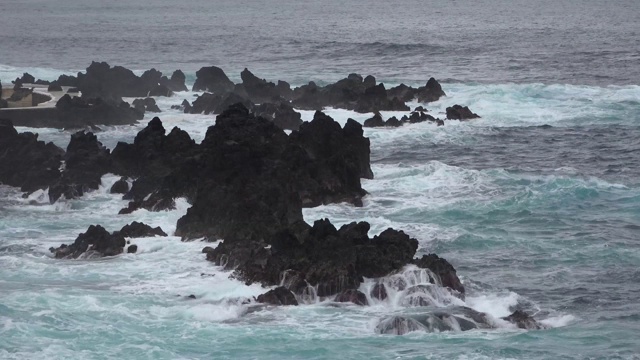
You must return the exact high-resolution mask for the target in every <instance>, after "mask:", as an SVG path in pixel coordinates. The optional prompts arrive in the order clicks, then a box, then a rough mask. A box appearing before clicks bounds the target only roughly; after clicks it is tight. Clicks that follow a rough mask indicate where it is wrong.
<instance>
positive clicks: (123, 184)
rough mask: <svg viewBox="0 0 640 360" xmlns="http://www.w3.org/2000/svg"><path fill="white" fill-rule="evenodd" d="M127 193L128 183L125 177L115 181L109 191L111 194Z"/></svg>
mask: <svg viewBox="0 0 640 360" xmlns="http://www.w3.org/2000/svg"><path fill="white" fill-rule="evenodd" d="M128 191H129V183H128V182H127V178H126V177H124V176H123V177H121V178H120V180H118V181H116V182H115V183H114V184H113V185H112V186H111V189H110V190H109V193H111V194H126V193H127V192H128Z"/></svg>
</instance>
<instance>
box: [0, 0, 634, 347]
mask: <svg viewBox="0 0 640 360" xmlns="http://www.w3.org/2000/svg"><path fill="white" fill-rule="evenodd" d="M0 30H1V31H0V79H2V80H3V84H6V83H7V82H8V81H9V80H10V79H13V78H15V77H16V76H18V75H20V74H22V72H24V71H29V72H30V73H32V74H34V75H35V76H36V77H40V78H43V79H49V80H52V79H55V78H56V77H57V76H58V74H60V73H62V72H65V73H73V72H76V71H79V70H83V69H84V68H86V67H87V66H88V65H89V63H90V62H91V61H92V60H100V61H107V62H109V63H110V64H112V65H123V66H126V67H128V68H131V69H134V70H137V71H140V70H145V69H148V68H151V67H155V68H157V69H160V70H162V71H173V70H174V69H178V68H179V69H182V70H184V71H185V72H186V73H187V76H188V79H190V81H193V78H194V73H195V71H196V70H197V69H199V68H200V67H201V66H206V65H217V66H220V67H222V68H223V69H225V70H226V71H227V73H228V74H229V75H230V77H231V78H232V79H235V80H238V79H239V73H240V71H241V70H242V69H243V68H244V67H248V68H249V69H251V70H252V71H253V72H254V73H256V74H257V75H258V76H261V77H266V78H268V79H270V80H276V79H283V80H288V81H290V82H292V83H294V84H302V83H306V82H307V81H309V80H315V81H320V82H329V81H335V80H337V79H340V78H342V77H344V76H346V75H347V74H349V73H351V72H358V73H361V74H363V75H366V74H373V75H375V76H376V77H377V78H378V80H381V81H384V82H385V83H386V84H396V83H399V82H407V83H409V84H412V85H420V84H423V83H424V82H425V81H426V80H427V79H428V78H429V77H430V76H434V77H436V78H437V79H440V80H441V81H442V85H443V89H444V90H445V92H447V94H448V96H447V97H446V98H444V99H442V100H440V101H438V102H436V103H432V104H428V105H426V106H427V108H428V109H429V110H430V111H431V113H433V114H435V115H436V116H441V117H442V116H443V112H444V110H445V108H446V107H447V106H450V105H452V104H455V103H458V104H463V105H468V106H469V107H470V108H471V109H472V110H473V111H474V112H476V113H478V114H480V115H481V116H482V119H479V120H476V121H473V122H468V123H457V122H448V123H447V125H446V126H444V127H438V128H436V127H433V126H431V125H430V124H414V125H408V126H404V127H402V128H399V129H366V131H365V135H366V136H368V137H369V138H370V139H371V150H372V163H373V170H374V173H375V179H374V180H365V181H363V187H364V188H365V189H366V190H367V191H368V192H369V196H367V197H366V199H365V204H364V205H365V206H364V207H362V208H353V207H350V206H347V205H342V204H338V205H331V206H324V207H320V208H316V209H307V210H305V218H306V219H307V220H308V221H313V220H315V219H318V218H320V217H328V218H330V219H331V220H332V222H334V223H337V224H342V223H347V222H351V221H354V220H366V221H369V222H370V223H371V224H372V230H371V232H372V234H374V233H378V232H380V231H382V230H384V229H386V228H387V227H389V226H392V227H394V228H398V229H403V230H405V231H406V232H407V233H409V234H411V235H412V236H414V237H416V238H417V239H418V240H419V241H420V250H419V251H420V252H421V253H422V252H436V253H438V254H439V255H441V256H443V257H445V258H446V259H448V260H449V261H451V263H453V264H454V266H455V267H456V268H457V269H458V274H459V275H461V277H462V279H463V281H464V284H465V286H466V288H467V289H468V297H467V300H466V303H465V305H466V306H471V307H473V308H475V309H477V310H480V311H485V312H487V313H489V314H490V315H491V316H494V317H501V316H505V315H508V314H509V312H510V311H512V310H513V309H515V308H522V309H525V310H527V311H528V312H530V313H532V314H535V316H536V318H537V319H538V320H540V321H542V322H543V323H544V324H546V325H548V326H549V329H546V330H541V331H524V330H516V329H512V328H509V327H508V326H502V327H500V328H499V329H497V330H488V331H471V332H464V333H462V332H447V333H435V334H419V333H412V334H409V335H405V336H399V337H396V336H381V335H376V334H375V332H374V328H375V324H376V321H377V319H379V318H380V317H382V316H386V315H389V314H397V313H403V312H405V311H407V309H404V308H402V307H398V306H397V304H388V303H382V304H376V305H375V306H372V307H368V308H364V309H362V308H358V307H355V306H354V307H346V308H336V307H333V306H328V305H327V304H324V303H314V304H306V305H304V306H301V307H299V308H279V309H269V310H263V311H260V312H256V313H247V309H246V307H243V306H242V305H239V304H238V303H236V302H234V300H233V299H236V298H238V297H243V296H255V295H257V294H260V293H262V292H264V289H261V288H260V287H258V286H245V285H244V284H241V283H239V282H237V281H235V280H233V279H229V278H228V277H227V274H225V273H223V272H221V271H218V270H217V269H215V268H214V267H213V266H211V264H210V263H207V262H206V261H204V259H203V257H202V255H201V254H200V253H199V251H200V249H201V247H202V246H203V245H202V244H200V243H181V242H179V240H178V239H177V238H174V237H170V238H167V239H143V240H140V241H138V242H137V244H138V246H139V248H140V253H139V254H137V255H135V256H134V255H124V256H121V257H118V258H115V259H109V260H103V261H63V262H61V261H55V260H53V259H51V258H50V257H49V256H48V251H47V249H48V248H49V247H50V246H53V245H58V244H60V243H62V242H69V241H73V239H74V238H75V237H76V236H77V234H78V233H80V232H83V231H84V230H86V228H87V227H88V226H89V225H90V224H98V223H99V224H103V225H105V226H106V228H107V229H108V230H116V229H118V228H119V227H121V226H122V225H124V224H125V223H128V222H130V221H133V220H138V221H140V220H142V221H144V222H145V223H149V224H151V225H153V226H157V225H160V226H162V227H163V229H165V230H166V231H167V232H171V231H173V230H174V229H175V222H176V220H177V219H178V218H179V217H180V216H181V215H182V214H184V212H185V211H186V209H187V208H188V207H189V205H188V204H186V202H183V203H179V206H178V209H177V210H176V211H172V212H166V213H147V212H139V213H136V214H134V215H130V216H121V217H116V216H114V214H115V213H117V211H118V209H120V208H121V207H122V206H123V205H124V203H125V202H123V201H122V200H120V199H118V198H116V197H114V196H112V195H110V194H108V191H107V190H108V188H109V185H110V184H111V183H113V182H114V181H115V180H116V179H117V177H115V176H107V177H105V178H104V179H103V183H104V188H103V189H101V190H100V191H97V192H95V193H93V194H90V195H87V196H85V197H84V198H82V199H77V200H73V201H61V202H58V203H56V204H53V205H48V204H47V203H48V199H47V198H46V196H43V194H38V193H36V194H34V195H32V197H31V198H30V199H27V200H25V199H21V198H20V196H19V194H18V193H17V192H16V190H15V189H10V188H7V187H1V186H0V358H14V359H41V358H60V359H62V358H64V359H69V358H73V359H88V358H91V359H93V358H96V359H99V358H140V359H178V358H180V359H191V358H216V359H218V358H229V359H249V358H250V359H276V358H277V359H281V358H291V359H304V358H314V359H335V358H345V359H374V358H376V359H377V358H381V359H391V358H398V359H400V358H401V359H406V358H421V359H424V358H429V359H440V358H443V359H496V358H500V359H512V358H517V359H520V358H531V359H556V358H565V359H585V358H597V359H600V358H624V359H635V358H639V356H638V354H640V343H638V340H637V337H638V334H640V315H639V314H640V180H639V179H640V165H639V164H640V86H639V84H640V65H638V64H640V2H639V1H625V0H621V1H615V2H605V1H595V0H585V1H572V0H566V1H545V0H539V1H502V0H499V1H489V0H484V1H470V0H468V1H460V0H455V1H447V2H439V1H438V2H437V1H398V2H389V1H367V2H358V1H351V0H346V1H321V2H314V3H303V2H295V1H277V2H276V1H272V2H255V1H216V2H211V1H202V0H196V1H189V2H185V3H178V2H170V1H163V0H162V1H161V0H153V1H148V2H144V3H143V2H132V1H111V2H103V1H97V0H91V1H79V0H71V1H44V0H41V1H35V0H24V1H17V0H3V1H0ZM192 95H193V94H192V93H190V92H188V93H179V94H177V95H176V96H174V97H172V98H168V99H166V98H162V99H157V100H158V103H159V106H160V107H161V108H162V110H163V113H162V114H161V119H162V120H163V122H164V123H165V127H167V128H170V127H172V126H180V127H181V128H183V129H185V130H187V131H188V132H189V133H190V134H191V135H192V136H193V137H194V138H195V139H196V140H197V141H200V140H202V138H203V136H204V134H205V132H206V127H207V126H210V125H212V124H213V122H214V117H213V116H204V115H184V114H181V113H180V112H178V111H173V110H170V105H172V104H178V103H180V102H181V101H182V99H185V98H186V99H192V98H193V97H192ZM412 105H413V106H416V105H418V104H417V103H415V104H412ZM327 112H328V113H329V114H330V115H331V116H332V117H334V118H335V119H336V120H337V121H339V122H340V123H344V122H346V119H347V118H348V117H353V118H355V119H356V120H357V121H361V122H362V121H364V119H366V118H367V117H369V116H370V114H364V115H363V114H354V113H352V112H349V111H343V110H335V109H328V110H327ZM383 115H385V116H391V115H401V114H397V113H384V114H383ZM303 117H304V118H305V119H310V118H311V117H312V113H310V112H303ZM148 119H149V118H145V121H143V123H141V124H140V125H138V126H134V127H115V128H107V129H105V130H104V131H102V132H100V133H98V137H99V138H100V140H101V141H102V142H103V143H104V144H105V145H107V146H108V147H113V146H114V145H115V144H116V143H117V141H122V140H124V141H131V140H132V139H133V137H134V136H135V134H136V133H137V131H139V130H140V129H141V128H142V127H144V125H145V122H146V121H147V120H148ZM20 130H23V131H26V130H28V129H20ZM38 132H39V133H40V138H41V139H44V140H48V141H54V142H55V143H56V144H58V145H59V146H62V147H65V146H66V144H67V143H68V140H69V136H70V132H65V131H58V130H55V129H38ZM201 273H215V274H216V276H215V277H207V278H203V277H201V276H200V274H201ZM177 294H182V295H185V294H196V295H197V297H198V300H197V301H194V302H185V301H182V300H181V299H180V298H178V297H176V295H177Z"/></svg>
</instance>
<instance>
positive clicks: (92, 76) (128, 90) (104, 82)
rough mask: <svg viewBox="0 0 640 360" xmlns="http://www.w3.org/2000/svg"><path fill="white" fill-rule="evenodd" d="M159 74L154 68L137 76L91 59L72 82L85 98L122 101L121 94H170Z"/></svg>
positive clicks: (132, 95) (119, 67) (121, 68)
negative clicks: (89, 63)
mask: <svg viewBox="0 0 640 360" xmlns="http://www.w3.org/2000/svg"><path fill="white" fill-rule="evenodd" d="M161 78H162V73H160V72H159V71H157V70H155V69H151V70H147V71H145V72H144V73H143V74H142V75H141V76H137V75H135V74H134V73H133V71H131V70H129V69H126V68H124V67H122V66H114V67H111V66H110V65H109V64H107V63H106V62H92V63H91V65H90V66H89V67H87V70H86V73H84V74H83V73H78V77H77V81H76V83H77V84H76V85H75V86H77V87H78V88H79V89H80V91H81V92H82V97H83V98H87V99H90V98H102V99H105V100H112V101H121V100H122V97H146V96H170V95H171V91H170V90H169V89H168V88H167V87H166V86H164V85H161V84H160V79H161ZM61 80H62V79H60V78H59V79H58V83H60V84H61V85H62V81H61ZM70 82H71V81H70ZM72 86H73V85H72Z"/></svg>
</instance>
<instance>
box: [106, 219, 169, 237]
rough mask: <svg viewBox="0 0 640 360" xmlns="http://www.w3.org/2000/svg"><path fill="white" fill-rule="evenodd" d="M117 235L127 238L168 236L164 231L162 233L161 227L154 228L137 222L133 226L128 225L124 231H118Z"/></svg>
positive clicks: (123, 228) (124, 227)
mask: <svg viewBox="0 0 640 360" xmlns="http://www.w3.org/2000/svg"><path fill="white" fill-rule="evenodd" d="M117 233H118V234H120V235H122V236H124V237H127V238H141V237H152V236H167V234H166V233H165V232H164V231H162V229H161V228H160V226H157V227H155V228H152V227H151V226H149V225H147V224H143V223H141V222H137V221H134V222H132V223H131V224H127V225H125V226H123V227H122V229H120V231H118V232H117ZM114 234H115V233H114Z"/></svg>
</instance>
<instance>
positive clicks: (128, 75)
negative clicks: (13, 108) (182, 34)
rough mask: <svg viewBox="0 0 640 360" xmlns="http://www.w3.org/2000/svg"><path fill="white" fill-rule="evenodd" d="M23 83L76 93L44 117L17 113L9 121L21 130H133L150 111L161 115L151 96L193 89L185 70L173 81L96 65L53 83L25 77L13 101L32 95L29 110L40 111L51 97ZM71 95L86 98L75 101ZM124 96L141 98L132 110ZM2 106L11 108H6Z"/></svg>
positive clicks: (18, 81) (155, 73) (17, 82)
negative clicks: (37, 108)
mask: <svg viewBox="0 0 640 360" xmlns="http://www.w3.org/2000/svg"><path fill="white" fill-rule="evenodd" d="M23 84H37V85H48V90H49V91H63V88H62V87H63V86H65V87H71V88H70V89H68V90H67V92H66V94H65V95H64V96H62V97H61V98H60V99H59V100H58V102H57V103H56V106H55V108H48V109H40V110H41V111H39V112H12V113H7V114H5V115H4V116H7V117H14V118H13V121H14V123H15V124H16V125H21V126H31V127H57V128H65V129H68V128H87V127H94V126H97V125H130V124H133V123H135V122H136V121H138V120H141V119H142V118H143V117H144V113H145V112H146V111H150V112H160V109H159V108H158V106H157V105H156V103H155V100H154V99H152V98H150V96H171V95H172V94H173V92H174V91H186V90H188V89H187V87H186V85H185V75H184V73H182V71H180V70H176V71H175V72H174V73H173V74H172V75H171V77H170V78H168V77H167V76H163V75H162V73H161V72H159V71H157V70H155V69H151V70H147V71H145V72H144V73H143V74H142V75H141V76H137V75H135V74H134V73H133V72H132V71H131V70H129V69H126V68H124V67H121V66H114V67H111V66H110V65H109V64H107V63H105V62H93V63H92V64H91V65H90V66H89V67H88V68H87V69H86V72H85V73H82V72H80V73H78V74H77V76H69V75H61V76H60V77H59V78H58V79H57V80H55V81H52V82H48V81H42V80H35V79H34V77H33V76H32V75H30V74H28V73H25V74H24V75H23V76H22V77H21V78H18V79H16V80H15V81H14V93H13V95H12V98H11V99H9V101H17V100H16V99H17V98H18V97H21V98H23V97H25V96H32V97H33V104H30V106H35V105H37V104H38V103H41V102H43V101H48V100H51V98H49V97H47V98H46V99H44V98H42V97H43V96H44V95H41V94H38V93H36V92H32V91H31V89H25V88H23V87H22V86H23ZM69 94H81V96H80V97H78V96H73V97H72V96H70V95H69ZM123 97H136V98H140V99H136V100H135V101H134V102H133V104H132V105H133V106H131V105H130V104H129V103H127V102H125V101H123V100H122V98H123ZM14 98H16V99H14ZM0 106H2V107H6V106H5V104H4V103H2V104H0Z"/></svg>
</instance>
